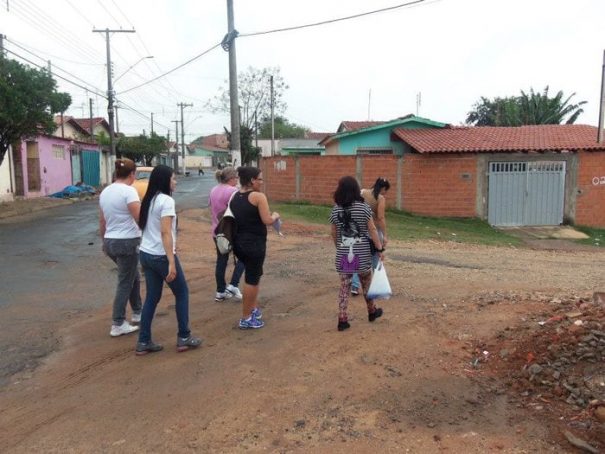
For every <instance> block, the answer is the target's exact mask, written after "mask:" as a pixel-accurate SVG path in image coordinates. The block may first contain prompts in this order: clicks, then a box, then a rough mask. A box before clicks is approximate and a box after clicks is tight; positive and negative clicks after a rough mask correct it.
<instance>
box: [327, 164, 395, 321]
mask: <svg viewBox="0 0 605 454" xmlns="http://www.w3.org/2000/svg"><path fill="white" fill-rule="evenodd" d="M334 203H335V205H334V207H333V208H332V212H331V214H330V223H331V224H332V239H333V240H334V245H335V246H336V260H335V264H336V271H338V274H339V275H340V291H339V293H338V308H339V312H338V331H344V330H345V329H348V328H350V326H351V325H350V324H349V318H348V313H347V308H348V304H349V293H350V292H351V279H352V277H353V274H355V273H357V274H358V275H359V278H360V281H361V288H362V289H363V296H364V298H365V301H366V306H367V309H368V320H369V321H370V322H373V321H374V320H376V319H377V318H378V317H380V316H382V309H381V308H379V307H376V304H375V303H374V300H371V299H368V289H369V287H370V281H371V279H372V253H371V250H370V241H373V242H374V246H375V248H376V250H377V251H378V255H379V258H380V259H381V260H382V259H383V252H384V248H383V245H382V242H381V241H380V238H379V236H378V232H377V230H376V226H375V225H374V221H373V219H372V210H371V209H370V207H369V206H368V205H367V204H366V203H364V200H363V197H362V196H361V191H360V189H359V184H358V183H357V180H356V179H355V178H353V177H351V176H346V177H342V178H341V179H340V180H339V181H338V186H337V188H336V191H335V192H334Z"/></svg>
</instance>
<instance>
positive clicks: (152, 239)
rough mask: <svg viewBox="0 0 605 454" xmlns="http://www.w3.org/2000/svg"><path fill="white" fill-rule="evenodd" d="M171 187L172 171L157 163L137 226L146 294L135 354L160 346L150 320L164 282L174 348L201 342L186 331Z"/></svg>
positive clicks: (186, 293) (186, 291)
mask: <svg viewBox="0 0 605 454" xmlns="http://www.w3.org/2000/svg"><path fill="white" fill-rule="evenodd" d="M175 188H176V178H175V176H174V171H173V170H172V169H171V168H170V167H167V166H164V165H159V166H157V167H155V168H154V169H153V171H152V172H151V175H150V176H149V186H148V187H147V192H146V193H145V197H143V202H142V204H141V215H140V217H139V227H140V228H141V230H142V232H143V239H142V241H141V247H140V259H141V266H142V267H143V272H144V273H145V284H146V288H147V296H146V297H145V304H144V305H143V313H142V316H141V331H140V333H139V341H138V342H137V347H136V354H137V355H145V354H147V353H152V352H157V351H160V350H162V348H163V347H162V346H161V345H160V344H156V343H155V342H153V341H152V339H151V322H152V321H153V316H154V314H155V309H156V307H157V305H158V302H159V301H160V298H161V297H162V288H163V287H164V281H166V283H167V284H168V287H170V290H172V293H173V294H174V297H175V300H176V303H175V309H176V319H177V322H178V333H177V341H176V349H177V351H178V352H182V351H186V350H189V349H191V348H196V347H199V346H200V344H201V343H202V341H201V339H199V338H197V337H194V336H192V335H191V331H190V330H189V288H188V287H187V281H186V280H185V274H184V273H183V269H182V268H181V264H180V262H179V259H178V257H177V255H176V209H175V203H174V199H173V198H172V197H171V195H172V193H173V191H174V190H175Z"/></svg>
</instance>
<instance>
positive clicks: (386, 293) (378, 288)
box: [368, 260, 393, 300]
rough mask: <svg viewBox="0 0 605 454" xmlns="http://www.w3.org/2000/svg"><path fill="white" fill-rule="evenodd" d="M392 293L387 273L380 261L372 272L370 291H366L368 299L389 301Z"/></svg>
mask: <svg viewBox="0 0 605 454" xmlns="http://www.w3.org/2000/svg"><path fill="white" fill-rule="evenodd" d="M392 294H393V292H391V284H389V278H388V277H387V272H386V270H385V269H384V263H382V260H381V261H380V262H378V266H377V267H376V269H375V270H374V275H373V276H372V282H371V283H370V289H369V290H368V298H370V299H385V300H386V299H389V298H390V297H391V295H392Z"/></svg>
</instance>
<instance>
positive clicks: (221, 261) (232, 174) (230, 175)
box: [208, 167, 244, 302]
mask: <svg viewBox="0 0 605 454" xmlns="http://www.w3.org/2000/svg"><path fill="white" fill-rule="evenodd" d="M215 176H216V179H217V181H218V183H219V184H217V185H216V186H215V187H213V188H212V190H211V191H210V197H209V199H208V200H209V204H210V214H211V218H212V239H213V240H214V244H215V246H216V233H215V229H216V226H217V225H218V223H219V220H220V217H221V216H222V215H223V213H224V212H225V210H226V209H227V204H228V203H229V201H230V200H231V197H232V196H233V194H235V193H236V192H237V187H236V185H237V170H235V169H234V168H233V167H225V168H224V169H222V170H217V171H216V175H215ZM229 255H230V254H221V253H220V251H219V250H218V248H216V267H215V271H214V277H215V279H216V294H215V296H214V300H215V301H217V302H221V301H225V300H226V299H229V298H232V297H235V298H236V299H238V300H241V299H242V293H241V292H240V290H239V288H238V286H239V280H240V278H241V277H242V274H243V272H244V264H243V263H242V262H241V261H240V260H237V258H234V260H235V268H234V269H233V274H231V281H230V283H229V285H227V282H225V271H226V270H227V265H228V264H229Z"/></svg>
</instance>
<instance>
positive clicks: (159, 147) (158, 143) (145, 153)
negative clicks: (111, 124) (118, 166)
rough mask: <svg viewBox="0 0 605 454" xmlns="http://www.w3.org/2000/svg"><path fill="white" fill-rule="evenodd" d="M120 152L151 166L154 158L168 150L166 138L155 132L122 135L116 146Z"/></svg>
mask: <svg viewBox="0 0 605 454" xmlns="http://www.w3.org/2000/svg"><path fill="white" fill-rule="evenodd" d="M116 150H118V151H119V153H120V154H121V155H122V156H124V157H126V158H129V159H132V160H133V161H135V162H141V161H142V162H143V163H145V165H146V166H151V165H152V161H153V158H155V157H156V156H158V155H159V154H160V153H163V152H165V151H166V138H165V137H162V136H158V135H157V134H156V133H153V134H152V135H151V136H150V137H148V136H145V135H143V134H141V135H139V136H134V137H121V138H120V140H119V141H118V144H117V146H116Z"/></svg>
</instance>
